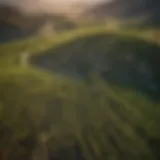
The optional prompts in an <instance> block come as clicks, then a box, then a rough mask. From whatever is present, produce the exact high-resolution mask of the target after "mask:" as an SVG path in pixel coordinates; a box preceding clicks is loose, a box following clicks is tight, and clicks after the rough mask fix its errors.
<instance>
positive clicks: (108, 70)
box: [0, 28, 160, 160]
mask: <svg viewBox="0 0 160 160" xmlns="http://www.w3.org/2000/svg"><path fill="white" fill-rule="evenodd" d="M149 33H150V32H149V31H145V32H138V31H119V30H117V31H116V30H115V31H114V32H113V31H107V29H102V28H101V30H100V28H97V29H96V28H94V29H92V28H91V29H86V30H78V31H74V32H71V33H66V34H64V35H57V37H58V38H57V37H54V38H52V39H51V38H47V37H46V38H44V37H43V38H42V37H38V38H32V39H28V40H25V41H22V42H14V43H12V44H7V45H1V46H0V54H1V59H0V65H1V70H0V110H1V111H0V113H1V114H0V159H2V160H10V159H11V160H14V159H15V160H21V159H24V160H25V159H26V160H30V159H33V160H48V159H49V160H66V159H67V160H113V159H114V160H142V159H145V160H147V159H148V160H158V159H159V157H160V155H159V145H160V127H159V120H160V117H159V114H160V102H159V92H160V90H159V87H160V73H159V70H158V68H159V52H160V48H159V44H158V41H159V39H158V38H154V37H152V36H151V37H149V36H148V35H149ZM157 34H158V32H157ZM147 36H148V37H149V38H147ZM25 54H28V56H29V59H28V61H27V59H26V62H27V64H25V56H24V55H25ZM24 64H25V65H24ZM31 64H32V65H33V66H32V65H31ZM36 65H37V66H36ZM141 65H142V70H141ZM36 67H41V68H43V70H40V69H37V68H36ZM137 67H138V68H137ZM139 67H140V68H139ZM47 69H48V71H47ZM139 69H140V70H139ZM53 73H54V74H53ZM75 73H77V74H75ZM126 76H128V77H127V78H126ZM78 78H79V79H78ZM121 78H122V79H121ZM123 78H125V80H124V79H123ZM152 83H153V84H154V85H156V86H155V87H156V90H155V87H154V86H153V90H152V89H150V88H152ZM150 85H151V87H150ZM142 91H143V92H142ZM148 93H149V94H148ZM151 95H152V96H151ZM153 98H156V100H155V99H153Z"/></svg>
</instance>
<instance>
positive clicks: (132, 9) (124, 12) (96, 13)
mask: <svg viewBox="0 0 160 160" xmlns="http://www.w3.org/2000/svg"><path fill="white" fill-rule="evenodd" d="M159 8H160V1H159V0H138V1H135V0H112V1H110V2H104V3H101V4H100V5H97V6H94V7H92V8H90V9H88V10H86V12H84V13H83V15H82V16H85V17H86V18H92V19H99V20H100V19H105V18H122V19H130V18H141V17H143V18H145V19H147V20H149V21H150V22H153V21H154V22H159V21H160V10H159Z"/></svg>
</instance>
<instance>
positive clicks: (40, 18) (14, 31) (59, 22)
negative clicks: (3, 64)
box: [0, 6, 74, 42]
mask: <svg viewBox="0 0 160 160" xmlns="http://www.w3.org/2000/svg"><path fill="white" fill-rule="evenodd" d="M48 26H49V27H50V28H52V31H55V30H56V31H60V30H64V29H70V28H73V27H74V23H73V22H71V21H70V20H69V19H68V18H67V17H65V16H63V15H57V14H35V15H31V14H25V13H22V12H20V11H19V10H18V9H17V8H14V7H10V6H0V42H8V41H10V40H15V39H17V38H24V37H26V36H29V35H33V34H35V33H37V32H39V31H40V32H43V30H46V27H48ZM48 31H51V30H48Z"/></svg>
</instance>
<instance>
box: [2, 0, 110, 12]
mask: <svg viewBox="0 0 160 160" xmlns="http://www.w3.org/2000/svg"><path fill="white" fill-rule="evenodd" d="M102 1H108V0H0V3H1V4H2V3H4V4H13V5H16V6H19V7H21V8H23V9H24V10H29V11H51V10H54V11H60V12H61V11H64V10H67V9H68V8H69V7H70V6H71V5H72V4H74V3H85V4H94V3H99V2H102Z"/></svg>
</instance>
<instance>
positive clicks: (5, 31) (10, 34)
mask: <svg viewBox="0 0 160 160" xmlns="http://www.w3.org/2000/svg"><path fill="white" fill-rule="evenodd" d="M36 31H37V29H27V30H25V29H21V28H19V27H16V26H13V25H9V24H1V25H0V43H7V42H10V41H14V40H21V39H24V38H27V37H28V36H31V35H33V34H35V33H36Z"/></svg>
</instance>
